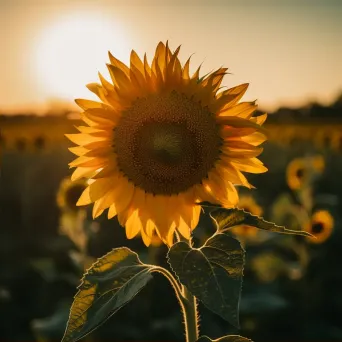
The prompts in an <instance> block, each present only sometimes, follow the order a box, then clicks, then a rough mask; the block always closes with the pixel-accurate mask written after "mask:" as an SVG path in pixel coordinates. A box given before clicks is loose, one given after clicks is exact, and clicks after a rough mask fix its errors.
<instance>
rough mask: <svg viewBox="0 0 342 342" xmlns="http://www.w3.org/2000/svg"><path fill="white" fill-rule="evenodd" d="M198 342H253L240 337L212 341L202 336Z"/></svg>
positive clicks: (232, 336) (224, 337)
mask: <svg viewBox="0 0 342 342" xmlns="http://www.w3.org/2000/svg"><path fill="white" fill-rule="evenodd" d="M196 342H252V340H250V339H249V338H246V337H242V336H239V335H229V336H223V337H220V338H217V339H216V340H212V339H211V338H210V337H208V336H201V337H200V338H199V339H198V340H197V341H196Z"/></svg>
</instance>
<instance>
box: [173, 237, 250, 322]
mask: <svg viewBox="0 0 342 342" xmlns="http://www.w3.org/2000/svg"><path fill="white" fill-rule="evenodd" d="M168 261H169V264H170V265H171V267H172V269H173V271H174V272H175V273H176V275H177V276H178V278H179V280H180V282H181V283H182V284H183V285H185V286H186V287H187V288H188V290H189V291H190V292H191V293H192V294H193V295H194V296H196V297H197V298H198V299H199V300H201V301H202V302H203V303H204V304H205V305H206V306H207V307H208V308H209V309H210V310H212V311H213V312H215V313H217V314H218V315H220V316H221V317H223V318H224V319H226V320H227V321H229V322H230V323H231V324H233V325H234V326H236V327H238V326H239V316H238V306H239V299H240V293H241V285H242V273H243V265H244V250H243V249H242V247H241V245H240V242H239V241H237V240H235V239H234V238H232V237H231V236H229V235H227V234H220V233H216V234H214V236H212V237H211V238H210V239H208V240H207V241H206V243H205V244H204V245H203V246H202V247H201V248H192V247H190V246H189V245H188V244H187V243H186V242H178V243H176V244H174V245H173V246H172V247H171V249H170V250H169V253H168Z"/></svg>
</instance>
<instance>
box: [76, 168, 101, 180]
mask: <svg viewBox="0 0 342 342" xmlns="http://www.w3.org/2000/svg"><path fill="white" fill-rule="evenodd" d="M94 173H95V170H94V168H93V167H77V168H76V169H75V171H74V172H73V173H72V175H71V180H72V181H73V182H74V181H77V180H79V179H81V178H90V177H91V176H92V175H93V174H94Z"/></svg>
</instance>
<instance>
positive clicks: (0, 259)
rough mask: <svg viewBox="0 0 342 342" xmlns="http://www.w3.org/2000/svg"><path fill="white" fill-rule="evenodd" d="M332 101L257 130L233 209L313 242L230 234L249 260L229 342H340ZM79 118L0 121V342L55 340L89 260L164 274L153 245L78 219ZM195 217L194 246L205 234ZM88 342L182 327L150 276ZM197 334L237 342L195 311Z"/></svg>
mask: <svg viewBox="0 0 342 342" xmlns="http://www.w3.org/2000/svg"><path fill="white" fill-rule="evenodd" d="M341 118H342V95H341V96H340V97H339V98H337V99H336V101H335V102H334V103H333V104H331V105H330V106H322V105H320V104H317V103H314V104H309V105H307V106H305V107H303V108H296V109H291V108H280V109H279V110H277V112H275V113H272V114H271V115H270V117H269V120H268V121H267V124H266V127H267V129H268V131H269V141H268V142H267V143H266V144H265V145H264V147H265V150H264V153H263V155H262V158H261V159H262V160H263V161H264V162H265V164H266V165H267V167H268V168H269V172H268V173H266V174H263V175H257V176H251V177H249V179H250V180H251V182H252V184H253V185H255V187H256V189H255V190H247V189H242V188H241V189H239V192H240V197H241V199H240V203H239V207H241V208H244V209H245V210H247V211H250V212H251V213H253V214H255V215H262V216H263V217H265V218H266V219H267V220H271V221H274V222H276V223H277V224H279V225H285V226H286V227H287V228H290V229H305V230H307V231H309V232H311V233H312V234H313V235H315V238H303V237H295V236H290V235H288V236H286V235H280V234H274V233H266V232H260V231H257V230H256V229H255V228H252V227H248V226H245V227H242V226H240V227H237V228H234V229H233V230H232V234H233V235H235V236H237V238H238V239H239V240H240V241H241V243H242V244H243V245H244V247H245V249H246V250H247V259H246V266H245V271H244V283H243V290H242V299H241V304H240V321H241V330H240V331H239V333H240V334H241V335H244V336H246V337H250V338H252V339H253V340H255V341H272V342H276V341H290V340H291V341H322V340H324V341H341V340H342V328H341V322H340V317H341V316H342V296H341V287H342V273H341V271H340V265H341V260H342V258H341V253H342V252H341V247H340V245H341V243H342V227H341V225H342V221H341V214H340V213H341V212H342V202H341V200H340V199H341V194H342V181H341V179H340V175H341V174H342V120H341ZM76 124H78V114H77V113H72V112H69V111H60V112H58V113H53V114H51V113H50V115H48V116H34V115H16V116H6V115H2V116H0V126H1V138H0V144H1V179H0V182H1V184H0V186H1V192H0V204H1V205H0V208H1V218H0V220H1V221H0V227H1V228H0V315H1V320H0V340H1V341H44V342H48V341H57V340H60V339H61V337H62V335H63V332H64V329H65V324H66V321H67V318H68V314H69V308H70V305H71V303H72V299H73V296H74V294H75V293H76V286H77V285H78V284H79V282H80V277H81V276H82V274H83V271H84V270H85V269H86V268H87V267H89V265H91V263H92V262H93V261H94V260H95V258H97V257H100V256H102V255H104V254H105V253H106V252H108V251H110V250H111V249H112V248H115V247H119V246H128V247H129V248H131V249H133V250H134V251H136V252H138V253H139V255H140V256H141V259H142V260H143V261H146V262H149V263H158V264H161V265H163V266H166V265H165V258H164V256H165V252H166V247H165V246H163V245H160V241H158V239H157V238H156V239H155V241H154V243H153V244H152V246H151V247H149V248H146V247H145V246H144V245H143V243H142V241H141V239H139V238H138V239H134V240H126V238H125V233H124V229H123V228H122V227H120V226H119V224H118V222H117V220H116V219H112V220H110V221H108V220H107V218H106V217H105V215H103V216H101V217H99V218H98V219H96V220H94V221H93V220H92V218H91V212H90V211H91V208H78V207H76V206H75V203H76V200H77V198H78V196H79V194H80V193H81V191H82V189H83V188H84V187H85V186H86V184H85V183H84V182H76V183H71V182H70V181H69V180H68V176H69V175H70V171H69V170H68V166H67V165H68V163H69V162H70V161H71V159H72V156H71V154H70V153H69V151H68V149H67V148H68V147H69V143H68V142H67V140H66V139H65V138H64V134H65V133H70V132H72V131H73V126H74V125H76ZM208 219H209V218H208V216H207V215H205V214H204V215H203V216H202V218H201V221H200V224H199V227H198V228H197V229H196V230H195V232H194V240H195V242H196V243H197V244H201V243H203V242H204V241H205V240H206V239H207V238H208V237H209V236H210V234H211V233H212V232H210V231H208V229H206V222H207V220H208ZM157 278H158V279H155V280H154V281H153V282H152V284H150V285H149V286H148V287H146V288H145V289H144V290H143V291H142V292H141V293H140V294H139V295H138V296H137V297H136V298H135V299H134V301H132V302H131V303H129V304H128V305H127V306H125V307H124V308H122V309H121V310H120V311H119V312H118V313H117V314H116V315H114V316H113V317H112V318H110V319H109V321H108V322H106V323H105V324H104V325H103V326H102V327H100V328H99V329H98V330H97V331H95V332H94V333H93V334H91V335H90V336H89V337H87V338H86V340H89V341H102V340H103V341H105V340H109V339H110V340H111V341H125V340H127V341H181V340H182V337H183V324H182V319H181V315H180V313H179V310H178V303H177V301H176V299H175V297H174V295H173V292H172V289H171V288H170V286H169V284H168V282H167V281H166V280H165V279H164V278H163V277H161V276H157ZM200 311H201V312H202V316H201V331H202V332H203V333H204V334H207V335H209V336H211V337H212V338H217V337H219V336H222V335H225V334H227V333H238V331H236V330H234V328H233V327H231V326H229V324H228V323H227V322H225V321H223V320H222V319H220V317H218V316H216V315H215V314H213V313H211V312H210V311H209V310H206V308H205V307H203V306H201V305H200Z"/></svg>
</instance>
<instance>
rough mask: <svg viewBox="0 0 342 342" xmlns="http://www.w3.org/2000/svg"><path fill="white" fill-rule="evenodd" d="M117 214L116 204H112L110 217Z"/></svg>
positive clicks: (109, 211) (109, 212)
mask: <svg viewBox="0 0 342 342" xmlns="http://www.w3.org/2000/svg"><path fill="white" fill-rule="evenodd" d="M116 214H117V211H116V207H115V204H112V205H111V206H110V207H109V210H108V219H111V218H113V217H114V216H115V215H116Z"/></svg>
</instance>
